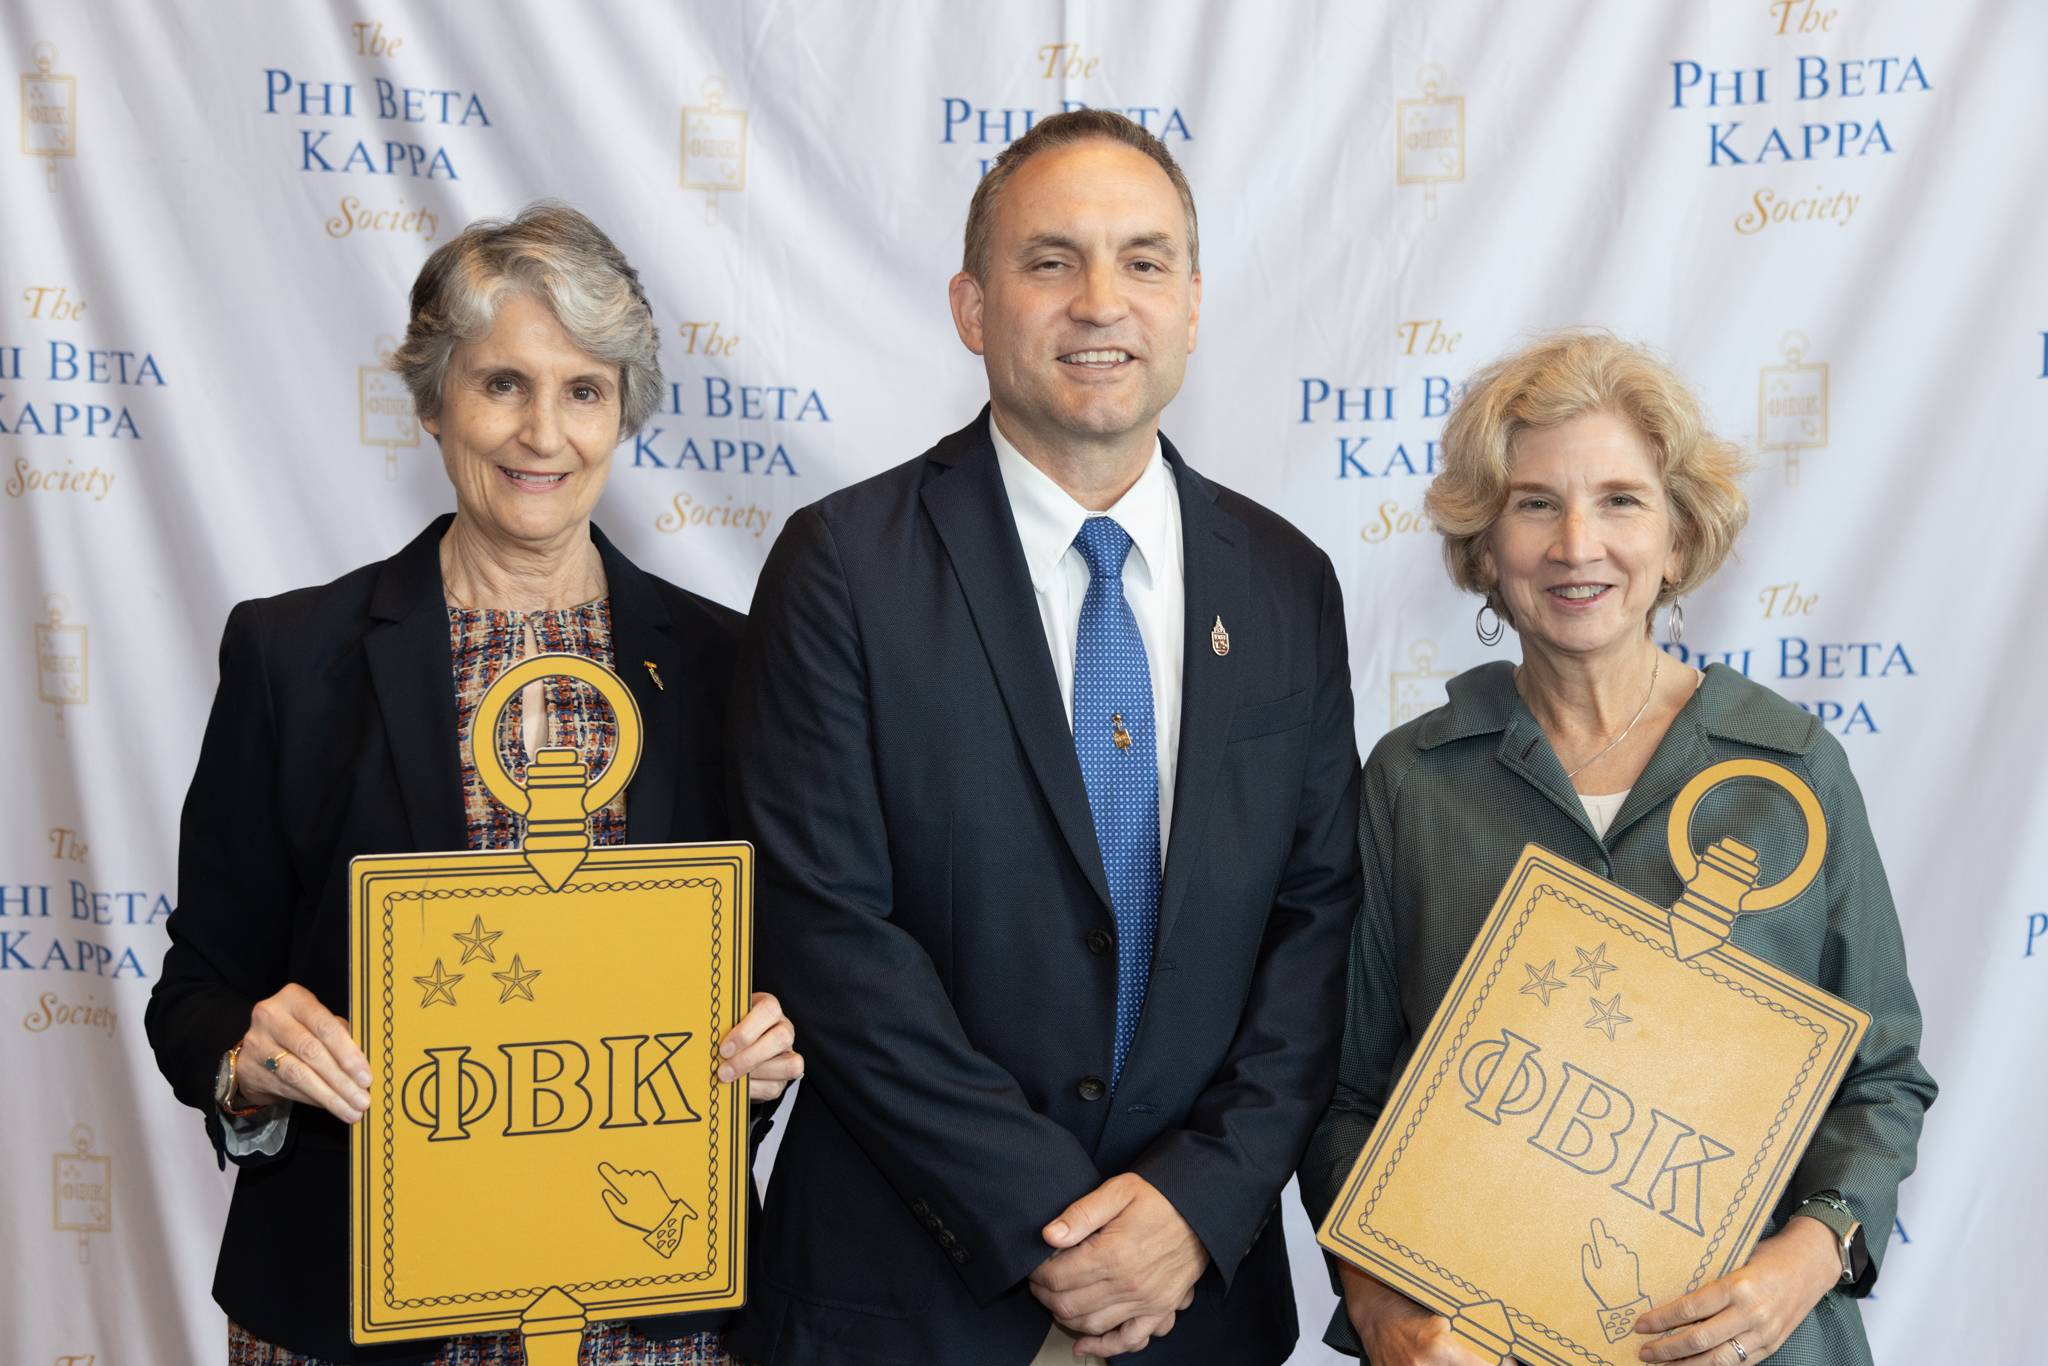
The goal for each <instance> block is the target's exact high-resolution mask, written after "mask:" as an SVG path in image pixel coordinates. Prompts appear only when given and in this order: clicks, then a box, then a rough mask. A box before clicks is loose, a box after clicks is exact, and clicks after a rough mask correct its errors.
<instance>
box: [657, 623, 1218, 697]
mask: <svg viewBox="0 0 2048 1366" xmlns="http://www.w3.org/2000/svg"><path fill="white" fill-rule="evenodd" d="M1219 620H1221V618H1219ZM640 662H641V663H642V664H645V665H646V666H647V676H648V677H649V678H651V679H653V680H654V686H655V687H656V688H658V689H660V690H661V691H662V692H667V691H668V684H666V683H664V682H662V681H661V670H659V669H657V668H655V667H654V661H653V660H651V659H643V660H641V661H640Z"/></svg>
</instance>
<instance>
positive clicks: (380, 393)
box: [356, 337, 420, 479]
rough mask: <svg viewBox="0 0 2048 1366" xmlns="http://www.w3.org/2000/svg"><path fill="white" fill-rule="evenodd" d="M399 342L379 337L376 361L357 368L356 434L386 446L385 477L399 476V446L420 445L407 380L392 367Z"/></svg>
mask: <svg viewBox="0 0 2048 1366" xmlns="http://www.w3.org/2000/svg"><path fill="white" fill-rule="evenodd" d="M397 349H398V343H397V341H396V340H394V339H393V338H391V337H379V338H377V363H376V364H375V365H358V366H357V367H356V434H357V436H358V438H359V439H360V440H361V442H362V444H363V445H365V446H382V447H383V448H384V477H385V478H386V479H396V478H398V448H399V447H401V446H404V447H407V448H411V447H416V446H418V445H419V444H420V421H419V417H418V415H417V414H416V413H415V412H414V411H413V404H412V395H411V394H410V393H409V392H407V390H406V387H405V381H404V380H402V379H400V378H399V376H398V373H397V372H396V371H395V370H393V369H392V368H391V355H392V353H393V352H394V351H396V350H397Z"/></svg>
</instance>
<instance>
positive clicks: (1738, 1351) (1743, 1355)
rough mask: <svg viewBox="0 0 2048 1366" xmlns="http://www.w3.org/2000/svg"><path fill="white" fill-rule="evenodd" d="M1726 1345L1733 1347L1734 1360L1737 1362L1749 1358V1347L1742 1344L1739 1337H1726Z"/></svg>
mask: <svg viewBox="0 0 2048 1366" xmlns="http://www.w3.org/2000/svg"><path fill="white" fill-rule="evenodd" d="M1728 1345H1729V1346H1730V1347H1733V1348H1734V1349H1735V1360H1736V1361H1737V1362H1744V1361H1747V1360H1749V1349H1748V1348H1746V1347H1744V1346H1743V1345H1742V1339H1741V1338H1730V1339H1728Z"/></svg>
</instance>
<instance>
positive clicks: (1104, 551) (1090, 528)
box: [1074, 517, 1131, 584]
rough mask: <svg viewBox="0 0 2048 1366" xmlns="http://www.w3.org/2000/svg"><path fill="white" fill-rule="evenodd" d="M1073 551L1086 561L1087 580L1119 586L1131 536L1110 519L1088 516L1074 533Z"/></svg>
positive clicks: (1129, 550)
mask: <svg viewBox="0 0 2048 1366" xmlns="http://www.w3.org/2000/svg"><path fill="white" fill-rule="evenodd" d="M1074 549H1076V550H1078V551H1080V552H1081V558H1082V559H1084V560H1086V561H1087V562H1088V577H1089V578H1090V579H1093V580H1094V581H1096V582H1098V583H1100V582H1104V581H1108V582H1111V583H1118V584H1120V583H1122V581H1123V576H1124V560H1125V559H1126V558H1127V557H1128V556H1129V555H1130V553H1131V534H1130V533H1129V532H1128V531H1125V530H1124V529H1123V528H1122V527H1121V526H1118V525H1117V522H1116V518H1114V517H1090V518H1089V519H1088V520H1087V521H1085V522H1083V523H1081V529H1080V531H1078V532H1076V533H1075V534H1074Z"/></svg>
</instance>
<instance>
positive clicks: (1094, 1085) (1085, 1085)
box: [1074, 1077, 1109, 1100]
mask: <svg viewBox="0 0 2048 1366" xmlns="http://www.w3.org/2000/svg"><path fill="white" fill-rule="evenodd" d="M1074 1093H1075V1094H1076V1095H1078V1096H1080V1097H1081V1099H1083V1100H1101V1099H1102V1098H1103V1097H1104V1096H1106V1095H1108V1094H1109V1086H1108V1085H1107V1084H1106V1083H1105V1082H1104V1081H1103V1080H1102V1078H1101V1077H1083V1078H1081V1084H1080V1085H1079V1086H1076V1087H1075V1088H1074Z"/></svg>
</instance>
